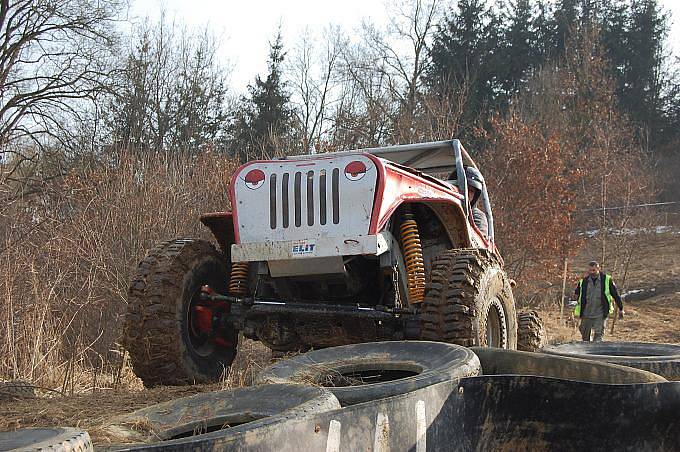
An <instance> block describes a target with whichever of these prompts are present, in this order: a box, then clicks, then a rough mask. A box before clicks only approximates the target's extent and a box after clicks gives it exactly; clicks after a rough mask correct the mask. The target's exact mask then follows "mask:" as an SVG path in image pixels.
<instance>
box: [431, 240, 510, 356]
mask: <svg viewBox="0 0 680 452" xmlns="http://www.w3.org/2000/svg"><path fill="white" fill-rule="evenodd" d="M492 267H498V268H499V269H500V263H499V262H498V260H497V258H496V257H495V256H494V255H493V254H491V253H489V252H488V251H486V250H483V249H456V250H448V251H445V252H444V253H442V254H440V255H439V256H438V257H437V258H435V259H434V261H433V264H432V270H431V273H430V275H431V276H430V281H429V283H428V284H427V285H426V292H425V300H424V301H423V304H422V307H421V309H422V310H421V317H420V318H421V337H422V338H423V339H425V340H431V341H441V342H448V343H452V344H458V345H463V346H465V347H471V346H474V345H479V344H478V342H479V340H478V337H479V332H478V331H477V329H478V326H477V322H476V320H477V318H478V317H479V315H480V313H479V312H477V310H478V308H477V301H478V300H477V298H478V295H479V290H480V288H479V287H478V283H477V282H478V281H480V279H481V277H482V275H483V274H484V273H485V272H486V271H488V270H489V269H490V268H492ZM503 277H504V278H505V276H503ZM510 297H512V295H511V293H510ZM513 315H514V313H513Z"/></svg>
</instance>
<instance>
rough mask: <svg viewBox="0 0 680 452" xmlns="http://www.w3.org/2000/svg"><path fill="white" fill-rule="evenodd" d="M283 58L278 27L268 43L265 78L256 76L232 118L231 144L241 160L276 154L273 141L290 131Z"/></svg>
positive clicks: (290, 116) (288, 96)
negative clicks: (267, 70) (277, 31)
mask: <svg viewBox="0 0 680 452" xmlns="http://www.w3.org/2000/svg"><path fill="white" fill-rule="evenodd" d="M284 58H285V52H284V51H283V40H282V37H281V32H280V31H279V33H278V34H277V36H276V39H275V41H274V42H273V43H270V45H269V59H268V61H267V66H268V69H269V72H268V74H267V77H266V79H265V80H262V79H261V78H260V76H259V75H258V76H257V77H255V84H254V85H249V86H248V97H243V98H242V99H241V106H240V108H239V109H238V111H237V113H236V116H235V118H234V121H233V125H232V128H231V134H232V140H231V146H232V149H234V150H235V153H236V154H237V155H238V156H239V157H240V158H241V160H247V159H249V158H260V157H271V156H273V155H275V154H276V153H277V152H280V151H281V149H277V146H276V143H277V142H278V141H279V139H280V138H281V137H284V136H286V135H287V134H288V133H289V130H290V125H291V118H292V111H291V109H290V94H289V93H288V92H287V91H286V83H285V81H284V80H283V77H282V70H283V68H282V66H283V61H284Z"/></svg>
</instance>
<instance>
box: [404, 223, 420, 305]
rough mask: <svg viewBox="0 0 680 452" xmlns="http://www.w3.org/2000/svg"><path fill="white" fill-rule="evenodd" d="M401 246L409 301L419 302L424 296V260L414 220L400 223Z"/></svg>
mask: <svg viewBox="0 0 680 452" xmlns="http://www.w3.org/2000/svg"><path fill="white" fill-rule="evenodd" d="M400 232H401V247H402V252H403V253H404V262H405V263H406V274H407V275H408V294H409V302H410V303H421V302H422V301H423V299H424V298H425V262H424V260H423V247H422V245H421V243H420V235H419V234H418V224H417V223H416V221H415V220H412V219H411V220H405V221H404V222H403V223H401V231H400Z"/></svg>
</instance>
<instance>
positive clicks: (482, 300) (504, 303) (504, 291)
mask: <svg viewBox="0 0 680 452" xmlns="http://www.w3.org/2000/svg"><path fill="white" fill-rule="evenodd" d="M494 300H498V301H499V303H500V305H501V307H502V309H503V315H504V316H505V319H504V322H502V323H503V325H501V327H502V328H504V330H505V331H503V332H502V333H503V334H504V336H505V340H504V342H505V343H504V346H503V347H502V348H506V349H510V350H515V349H517V313H516V309H515V300H514V297H513V295H512V289H511V287H510V281H509V280H508V277H507V276H506V274H505V272H504V271H503V270H502V269H501V268H500V267H499V266H498V265H497V264H492V265H490V266H488V267H487V268H486V270H485V271H484V272H483V273H482V277H481V278H480V281H479V292H478V293H477V297H476V300H475V309H477V312H478V315H476V316H475V319H476V320H475V327H476V329H477V340H478V345H479V344H481V341H482V340H483V339H484V335H485V333H486V323H487V320H488V315H489V308H491V306H492V304H493V303H494Z"/></svg>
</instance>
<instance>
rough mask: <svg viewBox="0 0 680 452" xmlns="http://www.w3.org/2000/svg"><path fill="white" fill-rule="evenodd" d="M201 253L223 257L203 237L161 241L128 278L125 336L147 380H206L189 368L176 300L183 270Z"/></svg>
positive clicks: (151, 383) (178, 382)
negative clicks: (180, 332)
mask: <svg viewBox="0 0 680 452" xmlns="http://www.w3.org/2000/svg"><path fill="white" fill-rule="evenodd" d="M205 256H217V257H219V258H220V259H223V258H222V255H221V254H219V252H218V251H217V250H216V249H215V247H214V246H213V245H212V244H211V243H210V242H207V241H205V240H200V239H190V238H189V239H175V240H168V241H165V242H162V243H160V244H159V245H157V246H156V247H155V248H153V249H152V250H151V251H150V252H149V254H148V255H147V256H146V257H145V258H144V259H143V260H142V261H141V262H140V264H139V266H138V269H137V272H136V274H135V275H134V277H133V279H132V281H131V283H130V287H129V291H128V311H127V316H126V321H125V338H124V341H125V344H126V348H127V350H128V352H129V353H130V359H131V362H132V368H133V370H134V372H135V374H136V375H137V376H138V377H140V378H141V379H142V381H143V382H144V384H145V386H155V385H159V384H164V385H168V384H173V385H181V384H191V383H194V382H197V381H198V382H204V381H201V378H200V375H196V374H195V373H194V372H191V371H190V370H189V369H187V365H186V361H185V360H186V358H185V353H184V344H183V342H182V341H183V340H182V335H181V334H179V332H178V330H179V328H178V326H177V324H178V322H180V318H181V316H182V312H178V311H179V308H178V304H177V300H178V299H181V297H182V290H183V280H184V277H185V274H186V273H187V272H188V271H189V270H190V269H191V266H192V264H193V263H194V262H196V261H198V260H200V259H201V258H202V257H205ZM197 377H198V378H197ZM205 382H207V381H205Z"/></svg>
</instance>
